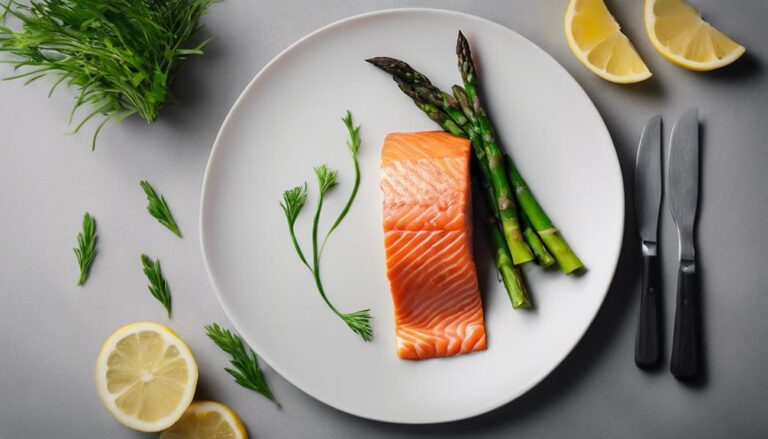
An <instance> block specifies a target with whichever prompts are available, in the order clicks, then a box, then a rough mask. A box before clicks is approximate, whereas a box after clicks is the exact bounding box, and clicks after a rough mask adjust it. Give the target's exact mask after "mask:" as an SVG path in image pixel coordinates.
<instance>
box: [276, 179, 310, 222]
mask: <svg viewBox="0 0 768 439" xmlns="http://www.w3.org/2000/svg"><path fill="white" fill-rule="evenodd" d="M306 202H307V184H306V183H304V185H303V186H296V187H294V188H291V189H288V190H287V191H285V192H283V201H281V202H280V207H282V208H283V212H285V218H286V219H287V220H288V224H290V225H294V224H295V223H296V218H297V217H298V216H299V213H301V209H302V208H304V204H306Z"/></svg>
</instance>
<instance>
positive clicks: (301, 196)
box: [280, 111, 373, 341]
mask: <svg viewBox="0 0 768 439" xmlns="http://www.w3.org/2000/svg"><path fill="white" fill-rule="evenodd" d="M342 121H343V122H344V125H345V126H346V127H347V133H348V136H349V139H348V140H347V147H348V148H349V152H350V156H351V157H352V162H353V164H354V168H355V181H354V183H353V185H352V192H351V193H350V195H349V198H348V199H347V203H346V204H345V205H344V208H343V209H342V210H341V212H340V213H339V215H338V216H337V217H336V220H335V221H334V222H333V225H332V226H331V227H330V229H329V230H328V232H326V234H325V237H324V238H323V241H322V244H321V243H320V241H319V225H320V214H321V213H322V210H323V201H324V200H325V196H326V195H327V194H328V193H329V192H330V191H331V190H332V189H333V188H334V187H336V185H337V181H336V178H337V175H338V173H337V171H335V170H333V169H331V168H329V167H328V165H326V164H322V165H320V166H317V167H315V177H316V178H317V187H318V190H319V192H320V196H319V197H318V198H317V204H316V205H315V215H314V218H313V220H312V261H311V264H310V261H309V260H308V259H307V257H306V256H305V255H304V251H302V249H301V245H300V244H299V241H298V239H297V238H296V232H295V225H296V219H297V218H298V216H299V214H300V213H301V210H302V209H303V208H304V205H305V204H306V202H307V184H306V183H304V184H303V185H302V186H296V187H294V188H291V189H288V190H286V191H285V192H283V201H282V202H281V203H280V207H282V208H283V212H284V213H285V218H286V220H287V221H288V233H289V234H290V236H291V242H292V243H293V247H294V249H295V250H296V254H297V255H298V256H299V259H300V260H301V262H302V263H303V264H304V266H306V267H307V269H308V270H309V272H310V273H312V277H313V278H314V280H315V286H316V287H317V291H318V292H319V293H320V297H322V299H323V301H324V302H325V303H326V305H328V307H329V308H330V309H331V311H333V313H334V314H336V315H337V316H339V318H341V319H342V320H344V322H345V323H346V324H347V326H349V328H350V329H351V330H352V331H353V332H354V333H355V334H357V335H359V336H360V337H361V338H362V339H363V340H365V341H371V340H373V328H371V314H370V309H362V310H359V311H355V312H351V313H343V312H341V311H339V310H338V309H337V308H336V307H335V306H334V305H333V304H332V303H331V301H330V300H329V299H328V296H327V295H326V293H325V287H324V286H323V281H322V278H321V277H320V256H321V254H322V251H323V248H325V244H326V242H327V241H328V237H330V236H331V233H333V231H334V230H336V228H337V227H338V226H339V224H341V222H342V221H343V220H344V217H346V216H347V213H348V212H349V209H350V207H352V203H353V202H354V201H355V197H356V196H357V190H358V188H359V187H360V164H359V163H358V160H357V153H358V151H359V150H360V127H359V126H355V124H354V123H353V121H352V113H350V112H349V111H347V114H346V115H345V116H344V117H343V118H342Z"/></svg>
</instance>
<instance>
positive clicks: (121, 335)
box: [96, 322, 197, 432]
mask: <svg viewBox="0 0 768 439" xmlns="http://www.w3.org/2000/svg"><path fill="white" fill-rule="evenodd" d="M196 387H197V364H196V363H195V358H194V357H193V356H192V352H191V351H190V350H189V348H188V347H187V345H186V344H185V343H184V342H183V341H182V340H181V339H180V338H179V337H178V336H177V335H176V334H175V333H174V332H173V331H171V329H170V328H168V327H167V326H164V325H161V324H159V323H153V322H137V323H131V324H128V325H125V326H123V327H122V328H120V329H118V330H117V331H115V332H114V333H113V334H112V335H110V336H109V337H108V338H107V340H106V341H105V342H104V344H103V345H102V346H101V351H100V352H99V357H98V359H97V360H96V388H97V390H98V392H99V397H100V398H101V400H102V402H103V403H104V405H106V406H107V409H109V411H110V412H111V413H112V415H113V416H114V417H115V418H116V419H117V420H118V421H120V423H122V424H124V425H125V426H126V427H129V428H133V429H134V430H139V431H147V432H152V431H160V430H164V429H166V428H168V427H170V426H171V425H173V424H174V423H175V422H176V421H178V420H179V418H180V417H181V415H182V414H184V411H185V410H186V409H187V407H189V404H190V403H191V402H192V398H193V396H194V394H195V388H196Z"/></svg>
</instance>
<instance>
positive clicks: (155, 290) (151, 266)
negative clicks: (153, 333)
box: [141, 255, 171, 318]
mask: <svg viewBox="0 0 768 439" xmlns="http://www.w3.org/2000/svg"><path fill="white" fill-rule="evenodd" d="M141 264H142V265H143V266H144V274H146V275H147V279H149V285H148V288H149V292H150V293H152V296H154V297H155V299H157V300H158V301H160V303H162V304H163V306H164V307H165V310H166V311H168V318H171V289H170V288H168V281H166V280H165V278H164V277H163V270H162V268H161V267H160V260H159V259H158V260H154V261H153V260H152V259H151V258H150V257H149V256H147V255H141Z"/></svg>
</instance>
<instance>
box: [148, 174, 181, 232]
mask: <svg viewBox="0 0 768 439" xmlns="http://www.w3.org/2000/svg"><path fill="white" fill-rule="evenodd" d="M139 184H140V185H141V188H142V189H144V193H145V194H147V211H148V212H149V214H150V215H152V216H153V217H155V219H157V221H158V222H159V223H160V224H162V225H164V226H165V227H166V228H167V229H168V230H170V231H171V232H173V233H174V234H176V236H178V237H179V238H181V231H180V230H179V226H177V225H176V220H174V219H173V215H172V214H171V209H170V208H169V207H168V203H166V202H165V197H163V196H162V195H158V194H157V192H155V189H154V188H153V187H152V185H151V184H149V182H148V181H146V180H142V181H141V182H140V183H139Z"/></svg>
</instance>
